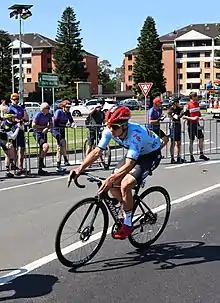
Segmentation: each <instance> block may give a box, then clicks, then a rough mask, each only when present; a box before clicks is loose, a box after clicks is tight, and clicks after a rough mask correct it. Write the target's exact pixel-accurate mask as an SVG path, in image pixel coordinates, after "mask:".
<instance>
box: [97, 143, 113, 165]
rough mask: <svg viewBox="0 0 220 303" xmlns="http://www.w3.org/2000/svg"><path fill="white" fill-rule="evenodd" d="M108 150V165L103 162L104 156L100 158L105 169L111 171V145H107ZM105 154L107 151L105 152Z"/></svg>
mask: <svg viewBox="0 0 220 303" xmlns="http://www.w3.org/2000/svg"><path fill="white" fill-rule="evenodd" d="M106 150H107V152H108V161H107V163H105V161H104V160H103V155H101V156H100V161H101V162H100V164H101V166H102V167H103V168H104V169H106V170H107V169H109V167H110V165H111V148H110V146H109V145H107V147H106ZM104 152H105V151H104Z"/></svg>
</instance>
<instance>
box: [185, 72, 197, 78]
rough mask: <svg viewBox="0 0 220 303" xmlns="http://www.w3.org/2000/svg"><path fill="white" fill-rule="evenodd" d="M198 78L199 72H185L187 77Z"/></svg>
mask: <svg viewBox="0 0 220 303" xmlns="http://www.w3.org/2000/svg"><path fill="white" fill-rule="evenodd" d="M191 78H200V73H187V79H191Z"/></svg>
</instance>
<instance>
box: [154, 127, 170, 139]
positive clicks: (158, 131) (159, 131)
mask: <svg viewBox="0 0 220 303" xmlns="http://www.w3.org/2000/svg"><path fill="white" fill-rule="evenodd" d="M153 132H154V133H155V134H156V135H158V136H159V137H160V139H162V138H163V137H166V136H167V135H166V134H165V132H164V131H163V130H162V129H155V130H153Z"/></svg>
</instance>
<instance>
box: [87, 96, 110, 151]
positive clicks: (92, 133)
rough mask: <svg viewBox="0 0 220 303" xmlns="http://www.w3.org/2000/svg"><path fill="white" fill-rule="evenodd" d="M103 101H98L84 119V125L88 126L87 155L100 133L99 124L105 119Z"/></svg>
mask: <svg viewBox="0 0 220 303" xmlns="http://www.w3.org/2000/svg"><path fill="white" fill-rule="evenodd" d="M104 104H105V101H100V102H99V103H98V104H97V105H96V106H95V107H94V108H93V110H92V111H91V113H90V114H89V116H88V117H87V119H86V125H87V127H88V149H87V151H86V155H88V154H89V153H90V152H91V150H92V147H93V146H94V145H95V142H96V143H97V141H98V139H99V138H100V135H101V125H103V123H104V121H105V114H104V112H103V111H102V109H103V106H104Z"/></svg>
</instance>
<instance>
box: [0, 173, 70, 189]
mask: <svg viewBox="0 0 220 303" xmlns="http://www.w3.org/2000/svg"><path fill="white" fill-rule="evenodd" d="M64 178H67V176H62V177H57V178H52V179H46V180H39V181H35V182H30V183H23V184H19V185H14V186H10V187H4V188H0V192H1V191H7V190H12V189H17V188H22V187H26V186H32V185H37V184H42V183H47V182H52V181H56V180H60V179H64Z"/></svg>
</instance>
